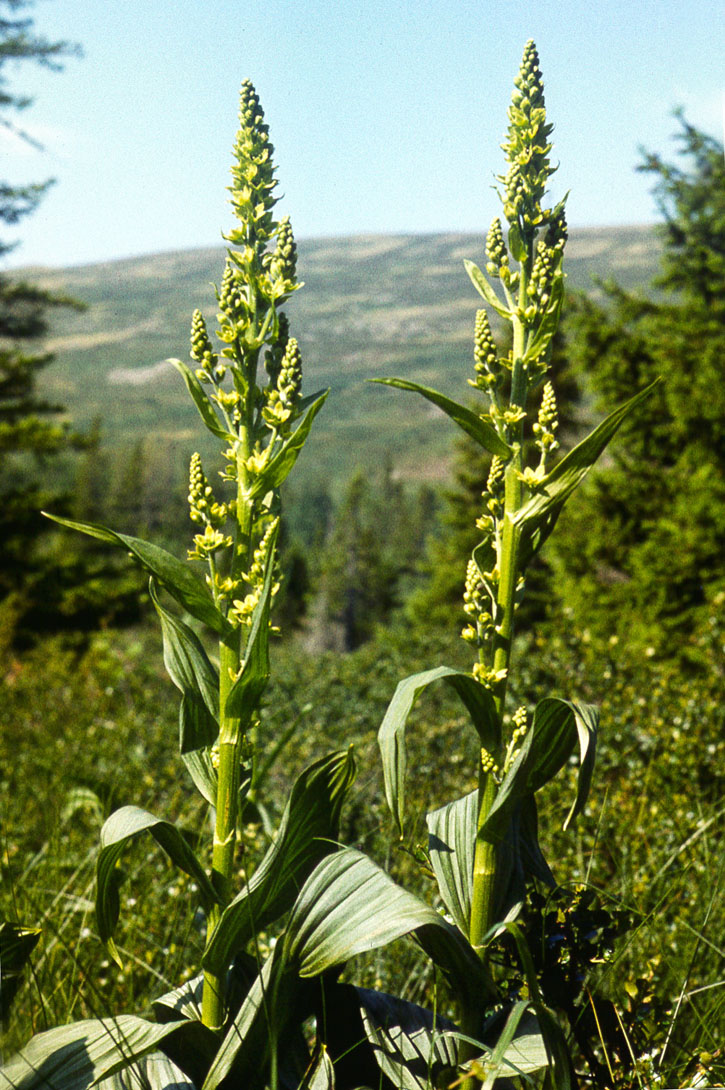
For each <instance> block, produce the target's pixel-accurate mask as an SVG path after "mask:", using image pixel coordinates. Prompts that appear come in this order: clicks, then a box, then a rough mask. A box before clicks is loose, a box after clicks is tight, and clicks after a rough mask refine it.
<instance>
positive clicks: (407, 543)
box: [319, 462, 434, 651]
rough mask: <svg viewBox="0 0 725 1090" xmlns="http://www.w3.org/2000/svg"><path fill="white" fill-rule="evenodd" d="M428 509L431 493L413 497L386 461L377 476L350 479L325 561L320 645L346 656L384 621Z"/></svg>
mask: <svg viewBox="0 0 725 1090" xmlns="http://www.w3.org/2000/svg"><path fill="white" fill-rule="evenodd" d="M433 504H434V498H433V495H432V492H431V491H430V490H429V489H421V490H420V491H419V492H418V494H417V495H414V496H411V495H410V494H409V492H407V491H406V490H405V489H404V487H403V485H402V483H401V481H400V480H398V479H397V478H396V476H395V474H394V472H393V468H392V465H391V463H390V462H387V463H386V465H385V467H384V469H383V472H382V474H380V473H378V474H371V473H369V472H368V473H365V472H363V471H362V470H359V471H358V473H356V474H355V476H354V477H353V478H352V480H351V481H350V483H349V485H348V487H347V490H346V492H345V494H344V496H343V499H342V501H341V503H340V506H339V508H338V510H337V512H336V515H335V518H334V522H333V525H332V529H331V531H330V536H329V540H328V542H327V544H326V547H325V550H324V554H323V564H322V574H321V578H320V582H319V596H320V612H321V614H322V625H323V626H324V627H325V629H326V631H325V632H323V633H322V643H323V646H325V647H326V648H327V649H331V648H337V649H338V650H346V651H351V650H353V649H354V648H356V647H359V646H360V644H362V643H364V642H365V641H366V640H367V639H369V638H370V637H371V635H372V634H373V632H374V630H375V627H376V626H377V625H381V624H386V623H388V622H389V621H390V619H391V617H392V615H393V613H394V612H395V610H396V609H397V607H398V606H399V605H400V604H401V601H402V595H403V593H404V591H405V589H406V586H407V582H408V580H410V579H411V578H412V577H413V576H414V575H415V573H416V571H417V569H418V564H419V558H420V556H421V553H422V550H423V544H424V542H425V539H426V536H427V534H428V532H429V529H430V523H431V521H432V520H431V508H432V506H433Z"/></svg>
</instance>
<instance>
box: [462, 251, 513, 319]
mask: <svg viewBox="0 0 725 1090" xmlns="http://www.w3.org/2000/svg"><path fill="white" fill-rule="evenodd" d="M463 264H464V266H465V269H466V272H467V273H468V275H469V277H470V278H471V283H472V284H473V286H474V288H475V289H476V291H477V292H478V294H479V295H481V296H482V297H483V298H484V299H485V300H486V302H487V303H488V305H489V306H490V307H493V309H494V310H495V311H496V313H497V314H499V315H500V316H501V317H502V318H510V317H511V311H510V310H509V308H508V307H507V306H506V305H505V303H502V302H501V300H500V299H499V297H498V295H496V292H495V291H494V290H493V288H492V287H491V285H490V284H489V282H488V280H487V279H486V277H485V276H484V274H483V273H482V272H481V270H480V269H479V267H478V265H474V263H473V262H472V261H468V260H467V259H465V258H464V261H463Z"/></svg>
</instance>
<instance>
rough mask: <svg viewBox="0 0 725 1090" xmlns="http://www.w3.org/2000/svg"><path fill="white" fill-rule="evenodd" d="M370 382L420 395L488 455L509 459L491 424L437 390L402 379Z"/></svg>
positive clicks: (379, 379) (502, 441)
mask: <svg viewBox="0 0 725 1090" xmlns="http://www.w3.org/2000/svg"><path fill="white" fill-rule="evenodd" d="M372 381H373V382H380V383H382V384H383V385H384V386H394V387H395V388H396V389H398V390H412V391H413V393H416V394H421V395H422V396H423V397H425V398H427V400H428V401H431V402H432V403H433V404H434V405H437V406H438V408H439V409H442V410H443V412H444V413H446V415H447V416H450V418H451V420H453V421H455V423H456V424H458V427H459V428H462V429H463V431H465V433H466V435H470V436H471V438H472V439H475V441H476V442H477V443H478V445H479V446H480V447H483V449H484V450H487V451H488V452H489V454H497V455H498V457H499V458H502V459H503V460H504V461H505V462H507V461H508V460H509V458H510V457H511V454H512V451H511V447H510V446H509V445H508V443H506V442H504V440H503V439H502V438H501V436H500V435H499V434H498V432H497V431H496V429H495V428H494V427H493V425H492V424H489V423H487V422H486V421H485V420H482V419H481V417H480V416H479V415H478V413H475V412H473V411H472V410H471V409H467V408H466V406H465V405H459V404H458V402H457V401H452V400H451V398H450V397H446V396H445V394H441V393H439V392H438V390H432V389H431V388H430V387H429V386H421V385H420V383H418V382H408V380H407V379H403V378H375V379H372Z"/></svg>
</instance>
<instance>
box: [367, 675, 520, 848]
mask: <svg viewBox="0 0 725 1090" xmlns="http://www.w3.org/2000/svg"><path fill="white" fill-rule="evenodd" d="M441 680H442V681H445V682H446V683H447V684H448V685H450V686H451V688H452V689H453V690H454V691H455V692H456V693H457V694H458V696H459V697H460V699H461V700H462V701H463V703H464V704H465V706H466V708H467V709H468V712H469V714H470V716H471V721H472V722H473V725H474V727H475V728H476V731H477V733H478V736H479V738H480V740H481V745H482V746H484V747H485V748H486V749H488V750H490V751H491V752H493V751H495V750H496V748H497V747H498V744H499V733H500V724H499V719H498V716H497V715H496V708H495V704H494V700H493V696H492V694H491V693H490V691H489V690H487V689H484V687H483V686H482V685H480V684H479V683H478V682H477V681H476V680H475V679H474V678H472V677H471V675H470V674H464V673H462V672H461V671H460V670H452V669H450V667H448V666H439V667H437V668H436V669H434V670H426V671H424V672H423V673H420V674H412V675H411V676H410V677H407V678H405V679H404V680H403V681H401V682H400V683H399V684H398V687H397V689H396V690H395V693H394V695H393V699H392V700H391V701H390V704H389V705H388V710H387V711H386V713H385V718H384V719H383V722H382V724H381V726H380V730H379V731H378V745H379V746H380V753H381V756H382V761H383V777H384V781H385V797H386V799H387V802H388V806H389V807H390V810H391V813H392V814H393V817H394V818H395V821H396V823H397V825H398V829H399V830H400V832H401V835H402V832H403V823H404V811H405V774H406V767H407V755H406V748H405V728H406V724H407V721H408V716H409V715H410V712H411V709H412V707H413V705H414V703H415V701H416V700H417V698H418V696H419V695H420V693H422V692H423V690H424V689H426V688H427V687H428V686H429V685H432V684H433V683H434V682H436V681H441Z"/></svg>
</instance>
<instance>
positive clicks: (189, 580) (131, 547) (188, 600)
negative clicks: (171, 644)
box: [43, 511, 229, 635]
mask: <svg viewBox="0 0 725 1090" xmlns="http://www.w3.org/2000/svg"><path fill="white" fill-rule="evenodd" d="M43 514H44V515H45V516H46V518H49V519H52V520H53V522H57V523H59V525H61V526H68V527H69V528H70V529H71V530H79V531H80V532H81V533H82V534H88V536H89V537H95V538H98V540H99V541H105V542H107V543H108V544H109V545H120V546H121V547H122V548H124V549H126V550H127V551H128V552H129V553H130V554H131V556H132V557H133V559H134V560H136V561H137V562H138V563H139V564H140V565H141V567H142V568H144V570H145V571H147V572H148V573H149V575H153V576H155V577H156V578H157V579H158V580H159V582H160V583H163V585H164V587H165V588H166V590H167V591H168V592H169V594H170V595H171V596H172V597H173V598H175V599H176V601H177V602H178V603H179V604H180V605H181V606H183V607H184V609H185V610H187V612H188V613H190V614H191V615H192V617H196V619H197V620H198V621H203V622H204V624H206V625H208V626H209V628H211V629H212V630H213V631H214V632H217V633H218V634H219V635H224V634H225V633H226V632H228V631H229V624H228V622H227V620H226V618H225V617H223V616H222V615H221V613H220V612H219V610H218V609H217V608H216V606H215V605H214V603H213V602H212V600H211V598H210V597H209V594H208V592H207V589H206V587H205V586H204V584H203V583H201V582H200V581H199V580H198V579H197V577H196V576H195V575H194V573H193V572H192V571H191V569H190V568H189V567H187V565H186V564H184V563H183V561H181V560H177V558H176V557H175V556H172V555H171V553H167V552H166V549H161V548H159V546H158V545H152V544H151V542H149V541H142V540H141V538H139V537H130V536H129V535H128V534H118V533H116V531H115V530H109V529H108V528H107V527H106V526H99V525H98V524H97V523H95V522H77V521H75V520H74V519H67V518H61V516H60V515H49V514H48V512H47V511H44V512H43Z"/></svg>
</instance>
